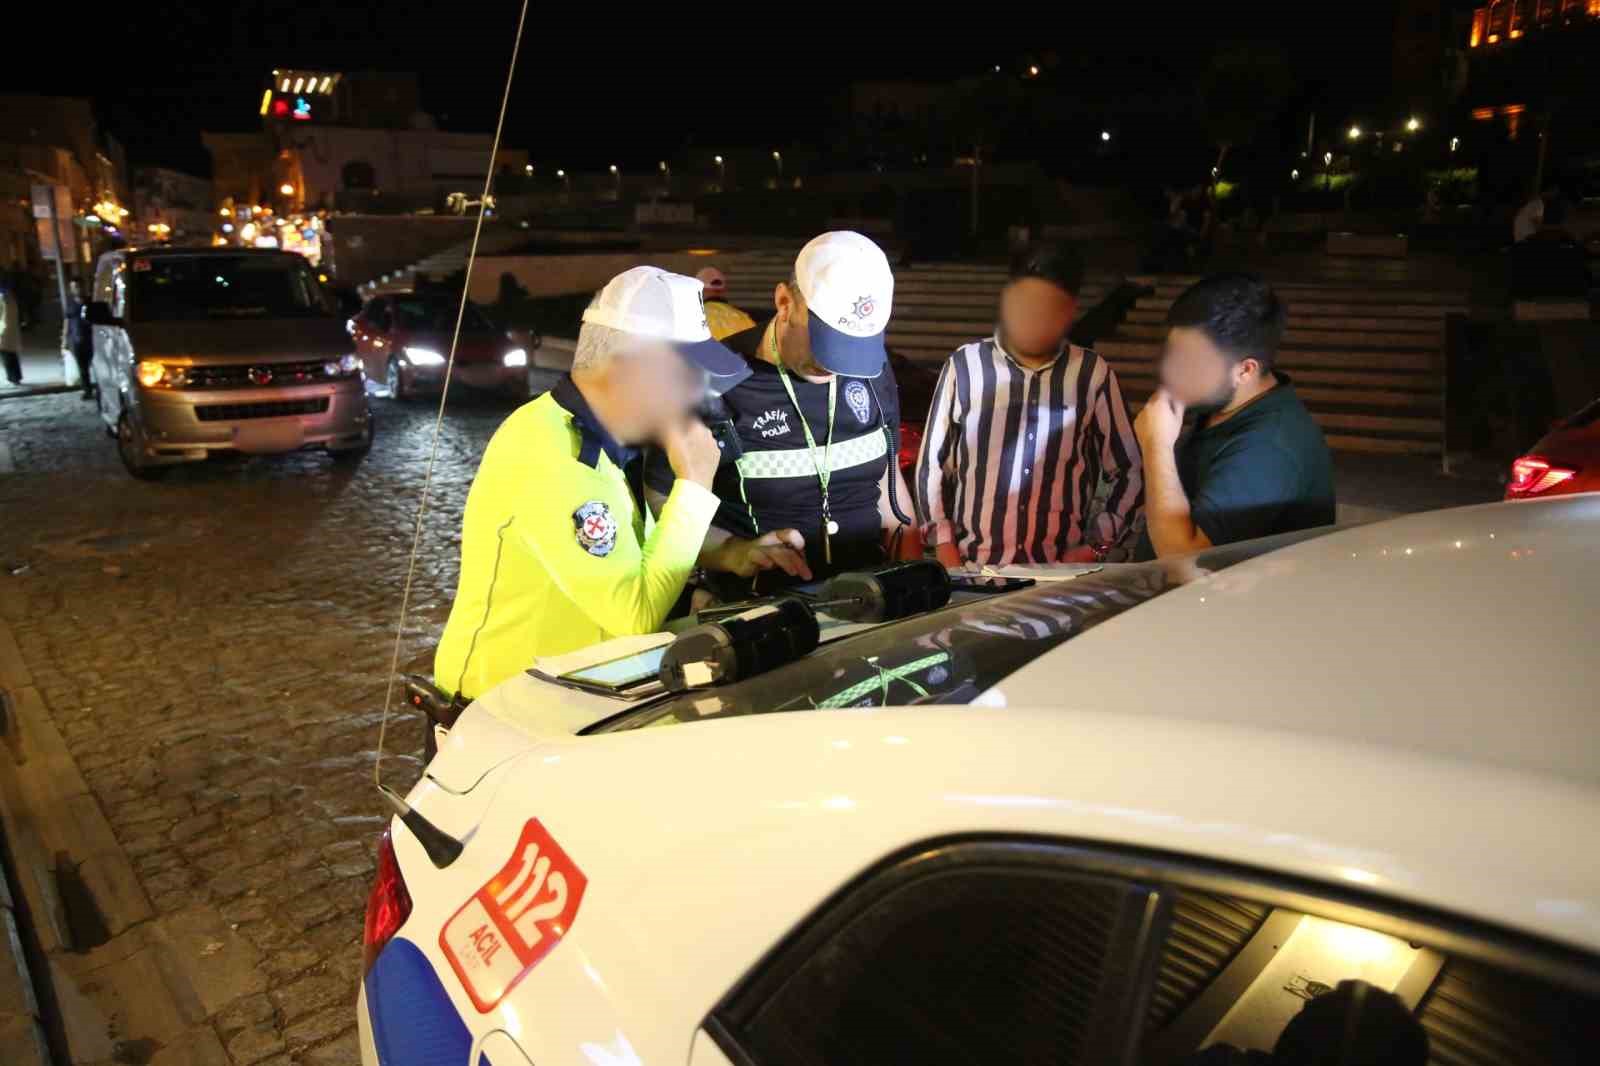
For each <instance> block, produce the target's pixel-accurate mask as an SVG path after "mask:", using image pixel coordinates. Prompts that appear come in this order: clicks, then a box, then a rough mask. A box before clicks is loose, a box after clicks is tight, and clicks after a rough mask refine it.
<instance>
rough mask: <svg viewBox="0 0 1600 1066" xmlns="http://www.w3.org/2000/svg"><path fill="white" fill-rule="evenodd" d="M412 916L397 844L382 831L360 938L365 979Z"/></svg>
mask: <svg viewBox="0 0 1600 1066" xmlns="http://www.w3.org/2000/svg"><path fill="white" fill-rule="evenodd" d="M410 916H411V893H410V892H409V891H408V890H407V889H406V879H405V878H404V877H403V876H402V875H401V873H400V862H399V860H397V859H396V858H395V855H394V841H393V840H391V839H390V838H389V831H388V830H387V829H385V830H384V831H383V838H382V839H381V840H379V841H378V876H377V879H376V880H374V881H373V882H372V892H371V894H369V895H368V896H367V922H366V927H365V929H364V930H363V933H362V938H361V973H362V975H363V976H364V975H365V974H366V973H367V972H368V971H369V970H371V969H372V964H373V963H374V962H376V961H378V953H379V952H381V951H382V950H383V949H384V946H385V945H386V944H388V943H389V941H390V940H393V939H394V935H395V933H397V932H399V931H400V927H401V926H402V925H404V924H405V921H406V919H407V918H409V917H410Z"/></svg>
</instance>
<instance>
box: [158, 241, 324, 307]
mask: <svg viewBox="0 0 1600 1066" xmlns="http://www.w3.org/2000/svg"><path fill="white" fill-rule="evenodd" d="M127 278H128V317H129V318H130V319H132V320H134V321H138V322H165V321H173V320H176V319H200V318H284V317H299V316H307V315H325V314H327V313H328V310H327V306H326V305H325V304H324V303H323V299H322V290H321V288H320V287H319V286H318V285H317V280H316V278H315V277H314V276H313V275H312V273H311V267H310V265H309V264H308V263H307V262H306V261H305V260H304V259H302V258H301V257H300V256H297V255H238V256H233V255H214V254H213V255H194V256H160V257H156V256H151V257H149V258H146V259H133V260H131V261H130V262H129V264H128V274H127Z"/></svg>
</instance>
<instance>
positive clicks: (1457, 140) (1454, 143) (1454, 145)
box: [1450, 137, 1461, 152]
mask: <svg viewBox="0 0 1600 1066" xmlns="http://www.w3.org/2000/svg"><path fill="white" fill-rule="evenodd" d="M1460 144H1461V138H1460V137H1452V138H1450V150H1451V151H1452V152H1453V151H1455V150H1456V148H1457V146H1458V145H1460Z"/></svg>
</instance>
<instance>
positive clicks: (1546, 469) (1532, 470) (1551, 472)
mask: <svg viewBox="0 0 1600 1066" xmlns="http://www.w3.org/2000/svg"><path fill="white" fill-rule="evenodd" d="M1575 474H1577V471H1576V470H1572V469H1569V468H1567V467H1563V466H1552V465H1550V460H1548V459H1541V458H1540V457H1539V456H1537V455H1524V456H1523V457H1522V458H1521V459H1518V460H1517V461H1515V462H1514V463H1512V464H1511V481H1510V482H1509V483H1508V484H1507V485H1506V490H1507V493H1508V494H1509V495H1512V496H1536V495H1538V494H1539V493H1541V492H1545V491H1547V490H1549V489H1553V488H1555V487H1556V486H1557V485H1559V484H1561V483H1562V482H1563V481H1570V480H1571V479H1572V477H1573V476H1574V475H1575Z"/></svg>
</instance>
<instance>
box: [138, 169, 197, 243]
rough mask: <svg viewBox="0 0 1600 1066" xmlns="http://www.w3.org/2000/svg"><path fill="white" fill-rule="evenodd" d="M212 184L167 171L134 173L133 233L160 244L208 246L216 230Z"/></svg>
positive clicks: (180, 172)
mask: <svg viewBox="0 0 1600 1066" xmlns="http://www.w3.org/2000/svg"><path fill="white" fill-rule="evenodd" d="M216 219H217V205H216V201H215V199H214V197H213V196H212V192H211V182H210V180H209V179H207V178H198V177H195V176H194V175H193V174H185V173H183V172H182V171H179V170H170V169H168V168H166V167H139V168H137V169H136V170H134V172H133V215H132V227H131V228H132V231H133V233H134V234H135V235H136V236H137V237H138V239H140V240H152V241H156V242H158V243H162V244H196V243H200V244H203V243H207V242H209V241H210V239H211V234H212V231H213V230H215V229H216V227H217V223H216Z"/></svg>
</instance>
